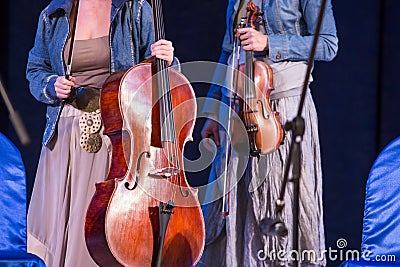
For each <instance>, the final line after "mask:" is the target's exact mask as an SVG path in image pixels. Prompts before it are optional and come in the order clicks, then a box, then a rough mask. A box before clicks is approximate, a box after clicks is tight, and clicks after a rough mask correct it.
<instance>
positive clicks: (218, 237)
mask: <svg viewBox="0 0 400 267" xmlns="http://www.w3.org/2000/svg"><path fill="white" fill-rule="evenodd" d="M299 100H300V96H299V95H296V96H290V97H284V98H279V99H276V100H273V101H272V105H273V106H274V108H275V109H276V110H278V111H279V112H280V116H279V118H280V121H281V123H282V125H284V124H285V122H286V121H287V120H292V119H293V118H294V117H295V116H296V115H297V111H298V105H299ZM303 117H304V119H305V133H304V136H303V141H302V143H301V149H302V154H301V177H300V218H299V226H300V231H299V235H300V237H299V240H300V249H301V250H306V251H307V253H305V256H304V257H299V259H300V260H301V261H302V266H308V265H320V266H323V265H325V264H326V259H325V257H324V252H323V251H324V250H325V238H324V225H323V208H322V171H321V157H320V146H319V139H318V119H317V113H316V110H315V106H314V102H313V100H312V97H311V94H310V92H309V91H308V92H307V95H306V99H305V106H304V110H303ZM220 137H221V144H223V143H224V138H225V136H224V133H223V132H222V131H220ZM291 140H292V138H291V133H290V132H287V133H286V137H285V139H284V143H283V144H282V145H281V146H280V147H279V149H278V150H277V151H275V152H273V153H270V154H267V155H263V156H261V158H260V159H259V160H257V159H256V158H252V159H250V160H248V157H247V156H240V155H239V154H237V153H234V154H233V156H232V162H233V166H232V172H231V175H232V179H233V181H234V186H233V187H232V189H231V191H230V202H229V204H230V209H229V211H230V213H229V215H228V216H226V217H223V216H222V213H221V206H222V205H221V199H218V196H220V195H221V187H222V186H221V184H220V183H219V182H218V177H220V175H221V172H222V171H223V170H221V165H222V164H221V162H222V161H223V158H224V156H223V155H221V153H222V151H223V150H224V148H223V147H220V148H219V149H218V151H217V155H216V158H215V160H214V163H213V165H212V167H211V172H210V177H209V184H208V188H207V190H206V194H205V200H204V205H203V214H204V218H205V223H206V247H205V249H204V252H203V256H202V258H201V260H200V262H199V264H198V266H207V267H212V266H216V267H217V266H218V267H221V266H232V267H233V266H275V264H278V265H281V264H283V265H288V264H290V263H291V262H292V259H293V257H294V256H295V255H294V254H293V251H292V248H293V244H292V243H293V242H292V241H293V240H292V226H293V210H292V203H293V185H292V183H289V185H288V186H287V188H286V194H285V197H284V201H285V203H286V205H285V207H284V210H283V212H282V219H283V221H284V222H285V225H286V227H287V228H288V230H289V233H288V235H287V236H286V237H284V238H277V237H275V236H272V237H271V236H265V235H264V234H262V232H261V230H260V222H261V220H263V219H264V218H273V217H275V202H276V200H277V199H278V196H279V192H280V188H281V185H282V180H283V173H284V168H285V164H286V160H287V156H288V153H289V147H290V143H291ZM235 177H237V178H235ZM290 177H291V176H290ZM290 177H289V178H290Z"/></svg>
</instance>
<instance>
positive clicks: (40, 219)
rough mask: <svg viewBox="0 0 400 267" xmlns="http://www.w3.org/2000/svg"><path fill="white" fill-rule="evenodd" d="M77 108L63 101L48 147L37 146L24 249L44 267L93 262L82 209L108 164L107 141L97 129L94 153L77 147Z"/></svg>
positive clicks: (84, 208)
mask: <svg viewBox="0 0 400 267" xmlns="http://www.w3.org/2000/svg"><path fill="white" fill-rule="evenodd" d="M82 114H83V112H82V111H80V110H77V109H75V108H74V107H72V106H70V105H65V106H64V108H63V110H62V113H61V117H60V120H59V122H58V131H57V134H56V135H57V136H56V138H57V140H56V142H55V146H54V148H53V149H51V150H50V149H49V148H48V147H46V146H43V147H42V150H41V154H40V159H39V165H38V169H37V173H36V180H35V184H34V188H33V193H32V198H31V202H30V205H29V210H28V251H29V252H31V253H34V254H36V255H38V256H39V257H41V258H42V259H43V260H44V261H45V263H46V266H48V267H52V266H53V267H62V266H71V267H77V266H85V267H90V266H97V265H96V264H95V262H94V261H93V260H92V258H91V256H90V255H89V252H88V250H87V248H86V243H85V237H84V225H85V218H86V210H87V207H88V205H89V203H90V201H91V199H92V196H93V194H94V192H95V183H96V182H100V181H103V180H104V179H105V178H106V176H107V174H108V168H109V155H110V151H111V146H110V145H109V144H110V143H109V141H108V137H105V136H103V135H101V137H102V141H103V145H102V147H101V149H100V151H98V152H97V153H88V152H86V151H84V150H83V149H82V148H81V147H80V134H81V133H80V128H79V118H80V116H81V115H82Z"/></svg>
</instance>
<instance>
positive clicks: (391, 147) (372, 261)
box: [341, 137, 400, 267]
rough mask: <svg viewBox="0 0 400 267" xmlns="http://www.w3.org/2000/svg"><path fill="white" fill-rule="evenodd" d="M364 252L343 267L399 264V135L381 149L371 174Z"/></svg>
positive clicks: (368, 189) (362, 248)
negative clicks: (357, 258)
mask: <svg viewBox="0 0 400 267" xmlns="http://www.w3.org/2000/svg"><path fill="white" fill-rule="evenodd" d="M361 255H362V256H361V259H359V260H352V261H346V262H344V263H343V264H342V265H341V266H342V267H353V266H364V267H366V266H400V137H398V138H396V139H395V140H393V141H392V142H391V143H390V144H388V145H387V146H386V147H385V148H384V149H383V150H382V152H381V153H380V154H379V156H378V157H377V159H376V160H375V162H374V164H373V166H372V168H371V171H370V174H369V177H368V181H367V186H366V196H365V207H364V222H363V231H362V243H361Z"/></svg>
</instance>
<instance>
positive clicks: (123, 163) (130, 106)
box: [85, 0, 205, 267]
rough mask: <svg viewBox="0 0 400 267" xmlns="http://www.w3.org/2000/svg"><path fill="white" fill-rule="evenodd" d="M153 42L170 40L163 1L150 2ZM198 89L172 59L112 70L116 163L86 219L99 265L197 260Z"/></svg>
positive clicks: (108, 94) (109, 125) (200, 234)
mask: <svg viewBox="0 0 400 267" xmlns="http://www.w3.org/2000/svg"><path fill="white" fill-rule="evenodd" d="M152 9H153V21H154V29H155V40H156V41H157V40H160V39H164V36H165V33H164V25H163V16H162V7H161V0H153V1H152ZM196 109H197V107H196V100H195V95H194V91H193V89H192V87H191V85H190V83H189V82H188V80H187V79H186V77H184V76H183V75H182V74H181V73H179V72H178V71H176V70H174V69H170V68H168V65H167V62H166V61H164V60H160V59H154V58H152V59H150V60H147V61H144V62H142V63H139V64H138V65H135V66H133V67H131V68H130V69H128V70H126V71H123V72H119V73H114V74H112V75H111V76H110V77H109V78H108V79H107V81H106V82H105V84H104V86H103V89H102V92H101V96H100V110H101V116H102V120H103V123H104V133H105V134H106V135H108V136H109V138H110V140H111V143H112V145H113V151H112V158H111V167H110V171H109V174H108V177H107V178H106V180H105V181H104V182H101V183H97V184H96V192H95V194H94V196H93V198H92V201H91V203H90V204H89V207H88V210H87V215H86V222H85V240H86V244H87V247H88V250H89V253H90V255H91V256H92V258H93V259H94V261H95V262H96V263H97V264H98V265H100V266H107V267H108V266H161V265H162V266H166V267H168V266H171V267H172V266H178V267H179V266H182V267H186V266H193V265H196V263H197V262H198V261H199V259H200V257H201V254H202V252H203V248H204V243H205V226H204V220H203V215H202V211H201V208H200V203H199V201H198V197H197V190H196V189H193V188H191V187H190V185H189V184H188V182H187V180H186V178H185V172H184V168H183V149H184V145H185V143H186V142H187V141H189V140H191V134H192V131H193V128H194V123H195V116H196Z"/></svg>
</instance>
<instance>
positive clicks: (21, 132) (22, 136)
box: [0, 77, 31, 146]
mask: <svg viewBox="0 0 400 267" xmlns="http://www.w3.org/2000/svg"><path fill="white" fill-rule="evenodd" d="M0 93H1V97H2V98H3V100H4V104H5V105H6V107H7V109H8V112H9V113H10V121H11V123H12V125H13V126H14V129H15V131H16V132H17V135H18V138H19V140H20V142H21V144H22V145H24V146H26V145H29V144H30V142H31V139H30V138H29V135H28V133H27V131H26V129H25V126H24V123H23V122H22V120H21V117H20V116H19V114H18V112H16V111H15V110H14V108H13V106H12V104H11V101H10V99H9V97H8V95H7V92H6V90H5V89H4V86H3V83H2V81H1V77H0Z"/></svg>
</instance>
